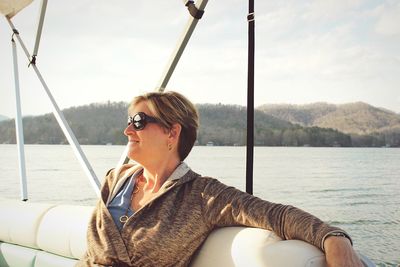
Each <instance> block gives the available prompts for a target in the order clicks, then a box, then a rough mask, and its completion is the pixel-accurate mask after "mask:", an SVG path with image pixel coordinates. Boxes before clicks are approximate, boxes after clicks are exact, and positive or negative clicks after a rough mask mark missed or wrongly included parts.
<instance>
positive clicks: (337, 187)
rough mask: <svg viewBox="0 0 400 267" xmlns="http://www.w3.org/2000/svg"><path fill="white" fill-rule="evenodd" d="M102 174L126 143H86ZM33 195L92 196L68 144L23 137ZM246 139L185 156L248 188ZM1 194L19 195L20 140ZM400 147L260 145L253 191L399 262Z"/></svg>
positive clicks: (4, 154) (89, 201)
mask: <svg viewBox="0 0 400 267" xmlns="http://www.w3.org/2000/svg"><path fill="white" fill-rule="evenodd" d="M82 148H83V150H84V152H85V154H86V156H87V157H88V159H89V161H90V163H91V164H92V167H93V169H94V171H95V173H96V174H97V176H98V177H99V179H100V180H102V179H103V176H104V174H105V173H106V171H107V170H108V169H110V168H112V167H113V166H115V165H116V163H117V161H118V160H119V157H120V155H121V154H122V151H123V150H124V147H123V146H83V147H82ZM25 153H26V165H27V176H28V194H29V200H30V201H32V202H51V203H64V204H65V203H68V204H79V205H94V204H95V202H96V196H95V193H94V191H93V190H92V188H91V187H90V184H89V181H88V179H87V178H86V176H85V174H84V172H83V171H82V170H81V168H80V166H79V164H78V161H77V160H76V159H75V157H74V155H73V152H72V149H71V148H70V147H69V146H60V145H57V146H52V145H27V146H26V148H25ZM245 153H246V149H245V148H244V147H194V149H193V151H192V153H191V154H190V156H189V157H188V159H187V160H186V162H187V163H188V164H189V165H190V166H191V168H192V169H193V170H194V171H196V172H198V173H200V174H203V175H207V176H212V177H216V178H219V179H220V180H221V181H223V182H224V183H226V184H229V185H232V186H235V187H237V188H239V189H241V190H245ZM0 171H1V172H0V173H1V174H0V181H1V182H0V196H1V197H2V198H7V199H18V198H19V195H20V193H19V178H18V162H17V148H16V146H15V145H0ZM399 192H400V149H398V148H397V149H396V148H311V147H307V148H306V147H301V148H297V147H296V148H287V147H257V148H255V159H254V194H255V195H256V196H259V197H261V198H264V199H267V200H269V201H273V202H280V203H285V204H291V205H294V206H297V207H299V208H302V209H304V210H306V211H308V212H310V213H312V214H314V215H316V216H317V217H319V218H321V219H322V220H324V221H327V222H329V223H331V224H333V225H335V226H339V227H341V228H343V229H345V230H347V231H348V232H349V233H350V235H351V236H352V238H353V239H354V246H355V248H356V250H358V251H361V252H362V253H363V254H364V255H366V256H368V257H369V258H370V259H372V260H373V261H374V262H375V263H376V264H377V265H378V266H398V265H399V264H400V196H399Z"/></svg>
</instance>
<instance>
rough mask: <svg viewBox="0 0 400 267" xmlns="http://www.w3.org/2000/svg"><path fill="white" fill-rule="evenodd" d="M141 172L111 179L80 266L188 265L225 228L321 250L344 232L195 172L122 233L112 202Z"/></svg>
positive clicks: (126, 171)
mask: <svg viewBox="0 0 400 267" xmlns="http://www.w3.org/2000/svg"><path fill="white" fill-rule="evenodd" d="M137 169H138V168H137V167H135V166H132V165H125V166H124V167H123V168H122V169H121V170H120V171H118V173H117V172H116V171H111V172H109V173H108V175H107V176H106V179H105V182H104V185H103V187H102V189H101V199H100V200H99V202H98V204H97V206H96V208H95V210H94V212H93V215H92V218H91V220H90V223H89V227H88V234H87V238H88V250H87V253H86V255H85V257H84V258H83V259H82V260H80V261H79V262H78V264H77V265H76V266H110V265H111V266H141V267H142V266H143V267H145V266H149V267H150V266H157V267H161V266H188V265H189V263H190V260H191V258H192V256H193V254H194V253H195V251H196V250H197V249H198V248H199V247H200V246H201V244H202V243H203V242H204V240H205V239H206V238H207V236H208V234H209V233H210V232H211V231H212V230H213V229H215V228H217V227H224V226H234V225H241V226H250V227H258V228H264V229H268V230H272V231H274V232H275V233H276V234H277V235H279V236H280V237H281V238H283V239H300V240H304V241H307V242H309V243H311V244H313V245H315V246H317V247H319V248H321V249H322V243H323V239H324V237H325V236H326V235H327V234H328V233H330V232H332V231H340V232H343V231H342V230H340V229H338V228H335V227H331V226H329V225H327V224H325V223H323V222H322V221H321V220H319V219H318V218H316V217H314V216H312V215H310V214H308V213H306V212H304V211H302V210H300V209H297V208H295V207H292V206H287V205H281V204H275V203H271V202H268V201H265V200H262V199H259V198H257V197H254V196H251V195H249V194H247V193H244V192H242V191H240V190H237V189H235V188H234V187H230V186H227V185H225V184H223V183H221V182H219V181H218V180H216V179H213V178H209V177H202V176H200V175H198V174H196V173H194V172H193V171H191V170H189V171H188V172H187V173H186V174H185V175H184V176H183V177H182V178H180V179H178V180H172V181H167V182H166V184H165V185H164V186H163V187H162V188H161V189H160V191H159V193H158V195H157V196H156V197H155V198H154V199H153V200H152V201H150V202H149V203H147V204H146V205H145V206H144V207H142V208H141V209H140V210H138V211H137V212H136V213H135V214H133V215H132V216H131V217H130V218H129V220H128V221H127V222H126V224H125V225H124V227H123V228H122V230H121V232H119V231H118V229H117V227H116V226H115V224H114V222H113V219H112V217H111V214H110V213H109V211H108V209H107V207H106V203H108V201H109V197H110V192H112V191H113V190H114V188H115V186H116V184H117V183H118V180H121V179H125V178H126V177H128V176H130V175H131V174H132V173H133V172H134V171H136V170H137Z"/></svg>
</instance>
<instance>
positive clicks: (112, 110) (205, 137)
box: [0, 102, 352, 146]
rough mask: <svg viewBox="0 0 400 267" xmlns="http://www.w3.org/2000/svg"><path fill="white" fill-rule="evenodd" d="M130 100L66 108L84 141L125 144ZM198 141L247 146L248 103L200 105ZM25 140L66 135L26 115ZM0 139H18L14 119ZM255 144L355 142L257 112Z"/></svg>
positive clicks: (57, 140) (56, 140)
mask: <svg viewBox="0 0 400 267" xmlns="http://www.w3.org/2000/svg"><path fill="white" fill-rule="evenodd" d="M127 106H128V105H127V103H123V102H119V103H111V102H108V103H102V104H91V105H86V106H81V107H73V108H69V109H66V110H64V115H65V117H66V119H67V121H68V123H69V125H70V126H71V128H72V130H73V131H74V133H75V135H76V137H77V139H78V141H79V142H80V143H81V144H107V143H113V144H125V143H126V137H125V136H124V135H123V130H124V128H125V126H126V116H127V112H126V110H127ZM197 108H198V110H199V113H200V129H199V134H198V140H197V143H198V144H199V145H205V144H207V143H209V142H213V143H214V144H215V145H245V143H246V108H244V107H241V106H236V105H221V104H217V105H215V104H213V105H212V104H201V105H197ZM23 125H24V134H25V143H27V144H35V143H39V144H63V143H66V139H65V137H64V135H63V133H62V132H61V130H60V127H59V126H58V124H57V123H56V121H55V118H54V116H53V115H52V114H45V115H42V116H35V117H24V118H23ZM0 143H15V126H14V121H13V120H8V121H3V122H0ZM255 144H256V145H260V146H266V145H268V146H351V145H352V141H351V138H350V136H349V135H346V134H343V133H341V132H339V131H337V130H333V129H324V128H320V127H303V126H300V125H296V124H292V123H290V122H288V121H284V120H282V119H278V118H275V117H273V116H271V115H268V114H265V113H264V112H261V111H258V110H256V111H255Z"/></svg>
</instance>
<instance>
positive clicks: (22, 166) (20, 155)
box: [11, 38, 28, 201]
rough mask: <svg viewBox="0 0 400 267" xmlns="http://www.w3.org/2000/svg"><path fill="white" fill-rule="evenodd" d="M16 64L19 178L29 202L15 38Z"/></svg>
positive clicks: (15, 54) (23, 198)
mask: <svg viewBox="0 0 400 267" xmlns="http://www.w3.org/2000/svg"><path fill="white" fill-rule="evenodd" d="M11 43H12V51H13V63H14V80H15V102H16V107H17V116H16V118H15V129H16V137H17V146H18V162H19V177H20V186H21V200H22V201H26V200H28V189H27V182H26V167H25V151H24V129H23V127H22V112H21V96H20V90H19V73H18V57H17V46H16V44H15V41H14V38H12V39H11Z"/></svg>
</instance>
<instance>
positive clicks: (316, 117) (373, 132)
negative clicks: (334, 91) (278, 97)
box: [258, 102, 400, 147]
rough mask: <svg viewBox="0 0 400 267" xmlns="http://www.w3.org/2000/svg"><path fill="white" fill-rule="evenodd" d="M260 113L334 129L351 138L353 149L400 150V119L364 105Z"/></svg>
mask: <svg viewBox="0 0 400 267" xmlns="http://www.w3.org/2000/svg"><path fill="white" fill-rule="evenodd" d="M258 109H260V110H262V111H264V112H265V113H266V114H269V115H271V116H274V117H276V118H280V119H283V120H287V121H290V122H292V123H297V124H300V125H302V126H317V127H322V128H332V129H336V130H338V131H340V132H343V133H346V134H349V135H350V136H351V138H352V144H353V146H395V147H399V146H400V115H399V114H396V113H395V112H393V111H390V110H387V109H382V108H377V107H374V106H371V105H369V104H366V103H363V102H356V103H348V104H342V105H333V104H328V103H314V104H308V105H285V104H282V105H263V106H260V107H259V108H258Z"/></svg>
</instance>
